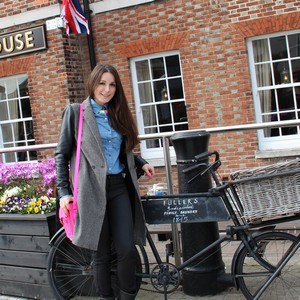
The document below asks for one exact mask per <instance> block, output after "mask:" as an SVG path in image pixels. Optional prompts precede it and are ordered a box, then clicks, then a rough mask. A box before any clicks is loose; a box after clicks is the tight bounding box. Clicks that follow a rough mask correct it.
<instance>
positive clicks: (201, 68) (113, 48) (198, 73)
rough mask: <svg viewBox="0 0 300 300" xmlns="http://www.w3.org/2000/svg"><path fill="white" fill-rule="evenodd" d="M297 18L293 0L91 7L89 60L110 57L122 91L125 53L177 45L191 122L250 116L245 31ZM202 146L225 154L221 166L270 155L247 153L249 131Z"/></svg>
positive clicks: (277, 27) (207, 124) (291, 23)
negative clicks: (94, 12) (94, 10)
mask: <svg viewBox="0 0 300 300" xmlns="http://www.w3.org/2000/svg"><path fill="white" fill-rule="evenodd" d="M299 20H300V5H299V2H298V1H273V0H272V1H269V0H265V1H241V0H240V1H229V0H226V1H225V0H223V1H222V0H219V1H217V0H215V1H213V0H211V1H208V0H207V1H205V0H202V1H193V0H191V1H179V0H178V1H171V0H164V1H155V2H154V3H151V4H147V5H139V6H136V7H131V8H128V9H122V10H116V11H111V12H107V13H101V14H99V15H96V16H94V17H93V30H94V39H95V48H96V54H97V61H109V62H111V63H113V64H115V65H117V67H118V69H119V70H120V71H121V74H123V76H122V77H123V78H122V79H123V82H124V84H125V87H126V92H127V95H128V98H129V99H132V98H133V94H132V88H131V81H130V76H129V75H130V70H129V60H130V58H131V57H137V56H141V55H146V54H150V53H157V52H161V51H168V50H179V51H180V56H181V63H182V71H183V79H184V89H185V96H186V101H187V111H188V120H189V128H190V129H196V128H211V127H218V126H229V125H237V124H247V123H255V116H254V107H253V99H252V95H251V82H250V75H249V69H248V58H247V53H246V43H245V38H247V37H250V36H253V35H260V34H268V33H272V32H278V31H285V30H293V29H296V28H299ZM131 103H132V106H133V105H134V101H133V100H131ZM210 148H212V149H215V150H219V151H220V153H221V155H222V157H223V160H224V162H225V161H226V164H225V165H224V166H223V173H224V174H227V173H229V172H230V171H231V170H234V169H240V168H245V167H252V166H254V165H255V166H257V165H264V164H267V163H270V161H271V162H273V160H266V159H265V160H259V159H255V151H256V150H257V149H258V144H257V135H256V131H246V132H244V133H243V132H236V133H227V134H220V135H219V134H212V136H211V141H210ZM160 180H163V177H161V178H159V179H158V181H160Z"/></svg>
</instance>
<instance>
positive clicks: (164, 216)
mask: <svg viewBox="0 0 300 300" xmlns="http://www.w3.org/2000/svg"><path fill="white" fill-rule="evenodd" d="M142 204H143V208H144V212H145V217H146V222H147V223H148V224H172V223H197V222H218V221H226V220H228V219H229V215H228V212H227V210H226V208H225V206H224V203H223V201H222V198H221V197H212V196H207V197H206V196H204V197H185V198H182V197H177V198H176V197H170V198H168V197H166V198H159V197H155V198H152V199H151V197H146V198H144V199H142Z"/></svg>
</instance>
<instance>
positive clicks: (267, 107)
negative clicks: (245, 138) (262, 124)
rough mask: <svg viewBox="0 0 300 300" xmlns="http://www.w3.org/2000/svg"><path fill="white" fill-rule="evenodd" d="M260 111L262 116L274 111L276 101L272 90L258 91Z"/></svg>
mask: <svg viewBox="0 0 300 300" xmlns="http://www.w3.org/2000/svg"><path fill="white" fill-rule="evenodd" d="M259 99H260V109H261V112H262V113H263V114H266V113H270V112H272V111H276V101H275V97H274V92H273V91H272V90H266V91H260V92H259Z"/></svg>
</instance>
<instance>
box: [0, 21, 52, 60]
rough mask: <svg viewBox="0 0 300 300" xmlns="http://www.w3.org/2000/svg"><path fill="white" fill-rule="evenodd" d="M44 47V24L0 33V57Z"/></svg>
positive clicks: (38, 49) (45, 45) (45, 46)
mask: <svg viewBox="0 0 300 300" xmlns="http://www.w3.org/2000/svg"><path fill="white" fill-rule="evenodd" d="M46 48H47V43H46V34H45V27H44V25H41V26H37V27H33V28H28V29H23V30H18V31H15V32H11V33H7V34H3V35H0V59H1V58H7V57H10V56H14V55H19V54H24V53H29V52H35V51H40V50H44V49H46Z"/></svg>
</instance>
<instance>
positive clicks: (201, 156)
mask: <svg viewBox="0 0 300 300" xmlns="http://www.w3.org/2000/svg"><path fill="white" fill-rule="evenodd" d="M212 155H215V156H216V157H215V161H217V160H219V158H220V155H219V152H218V151H207V152H203V153H201V154H198V155H196V156H195V159H196V160H197V161H199V160H204V159H206V158H208V157H210V156H212Z"/></svg>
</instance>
